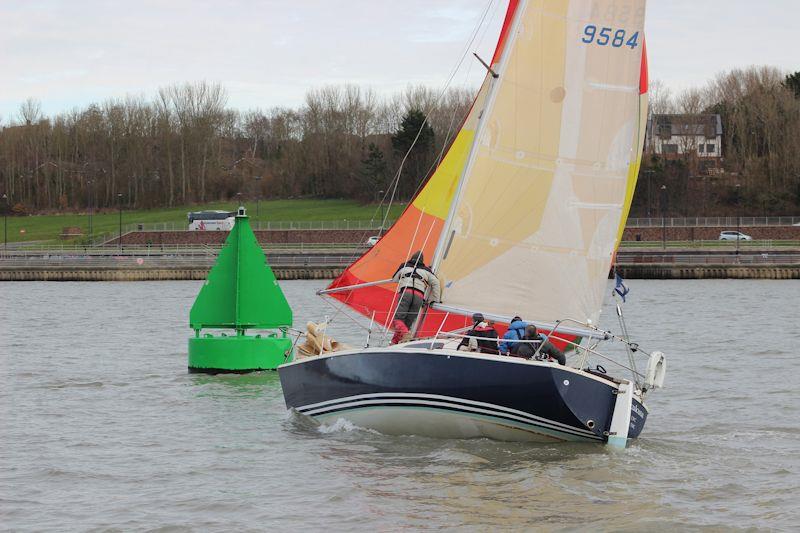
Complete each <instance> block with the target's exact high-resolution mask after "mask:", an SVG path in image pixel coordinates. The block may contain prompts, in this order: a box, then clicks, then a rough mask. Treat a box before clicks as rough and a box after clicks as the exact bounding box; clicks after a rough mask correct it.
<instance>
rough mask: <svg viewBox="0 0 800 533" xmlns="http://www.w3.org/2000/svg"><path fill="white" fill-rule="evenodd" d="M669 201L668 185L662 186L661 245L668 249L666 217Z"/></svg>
mask: <svg viewBox="0 0 800 533" xmlns="http://www.w3.org/2000/svg"><path fill="white" fill-rule="evenodd" d="M666 203H667V186H666V185H662V186H661V247H662V248H663V249H664V250H666V249H667V219H666V218H664V211H665V206H666Z"/></svg>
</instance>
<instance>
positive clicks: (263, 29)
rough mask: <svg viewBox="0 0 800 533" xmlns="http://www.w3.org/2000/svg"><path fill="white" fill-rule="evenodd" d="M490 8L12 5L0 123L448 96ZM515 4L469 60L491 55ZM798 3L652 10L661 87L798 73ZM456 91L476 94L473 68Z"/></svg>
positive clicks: (654, 68) (144, 1)
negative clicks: (425, 88)
mask: <svg viewBox="0 0 800 533" xmlns="http://www.w3.org/2000/svg"><path fill="white" fill-rule="evenodd" d="M488 2H489V0H427V1H426V0H403V1H390V0H371V1H367V0H350V1H344V0H338V1H336V0H328V1H325V0H291V1H290V0H262V1H246V0H236V1H224V0H216V1H214V0H202V1H199V0H195V1H188V0H170V1H155V0H140V1H133V2H131V1H128V2H123V1H110V0H26V1H17V0H2V2H0V20H1V21H2V23H3V29H2V32H0V50H2V54H0V72H2V76H0V118H2V121H3V123H6V122H7V121H8V119H9V118H10V117H14V116H16V113H17V110H18V108H19V104H20V103H21V102H22V101H23V100H24V99H25V98H27V97H33V98H36V99H38V100H40V101H41V102H42V107H43V109H44V111H45V112H46V113H48V114H52V113H56V112H60V111H65V110H68V109H71V108H73V107H75V106H84V105H86V104H89V103H91V102H97V101H101V100H104V99H107V98H112V97H124V96H125V95H126V94H135V95H139V94H143V95H144V96H146V97H148V98H149V97H151V96H152V95H153V94H154V92H155V90H156V89H157V88H158V87H160V86H164V85H169V84H172V83H179V82H184V81H195V80H202V79H205V80H209V81H219V82H221V83H222V84H223V85H224V86H225V88H226V89H227V91H228V95H229V100H228V101H229V105H231V106H233V107H237V108H240V109H247V108H255V107H261V108H269V107H272V106H296V105H299V104H301V103H302V100H303V95H304V93H305V91H306V90H307V89H308V88H311V87H315V86H321V85H324V84H330V83H334V84H339V83H356V84H359V85H363V86H371V87H373V88H374V89H375V90H376V91H378V92H379V93H381V94H385V93H390V92H393V91H396V90H400V89H402V88H403V87H405V86H406V85H407V84H409V83H413V84H416V83H424V84H427V85H430V86H432V87H441V86H442V84H443V83H444V81H445V80H446V78H447V75H448V73H449V72H450V70H451V69H452V67H453V65H454V64H455V62H456V61H457V60H458V58H459V56H460V54H461V51H462V50H463V49H464V46H465V44H466V42H467V40H468V38H469V36H470V33H471V32H472V30H473V28H474V27H475V24H476V22H477V20H478V19H479V17H480V16H481V14H482V12H483V11H484V9H485V8H486V6H487V5H488ZM506 2H507V0H494V1H493V2H492V4H491V7H490V8H489V15H488V18H489V19H490V22H489V23H488V24H487V26H486V30H485V33H483V34H481V36H482V38H479V39H478V43H477V44H476V45H475V46H473V47H472V49H477V50H479V53H481V54H482V55H484V56H488V55H490V53H491V49H492V47H493V45H494V41H495V40H496V38H497V32H498V29H499V25H500V23H501V19H502V16H503V13H504V11H505V5H506ZM798 19H800V2H799V1H798V0H763V1H761V2H754V1H752V0H650V1H649V3H648V14H647V39H648V51H649V54H650V69H651V77H652V78H657V79H661V80H663V81H664V82H665V84H666V85H667V86H669V87H670V88H672V89H673V90H676V91H677V90H681V89H683V88H686V87H688V86H692V85H702V84H704V83H705V82H706V81H707V80H708V79H709V78H710V77H712V76H713V75H714V74H715V73H716V72H718V71H721V70H724V69H729V68H732V67H736V66H748V65H751V64H769V65H775V66H778V67H780V68H783V69H786V70H800V59H799V58H798V55H797V52H796V50H797V45H796V36H797V29H798ZM465 67H466V68H464V69H462V70H461V71H460V72H459V74H458V75H457V76H456V78H455V80H454V82H455V83H456V84H460V85H463V84H469V85H472V86H475V85H477V83H478V80H479V79H480V76H481V69H480V67H479V65H477V62H476V61H475V60H474V59H472V58H469V59H467V61H466V63H465Z"/></svg>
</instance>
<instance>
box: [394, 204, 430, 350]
mask: <svg viewBox="0 0 800 533" xmlns="http://www.w3.org/2000/svg"><path fill="white" fill-rule="evenodd" d="M423 216H425V209H421V210H420V212H419V218H417V226H416V227H415V228H414V235H412V237H411V240H410V241H409V242H408V252H406V257H409V256H410V255H411V249H412V248H413V247H414V243H415V242H416V241H417V234H418V233H419V225H420V224H421V223H422V217H423ZM431 228H433V223H432V222H431ZM428 234H430V230H429V231H428ZM406 261H408V259H406ZM404 264H405V263H404ZM418 264H419V257H417V260H416V261H415V262H414V268H417V265H418ZM395 274H396V272H395ZM392 278H394V275H392ZM399 293H400V290H399V288H398V289H397V290H395V291H394V294H393V295H392V303H391V305H389V310H388V314H387V315H386V322H385V323H384V324H383V327H384V328H385V331H384V332H383V340H384V341H385V340H386V336H387V335H388V332H389V324H390V323H392V322H393V320H392V319H393V318H394V313H395V312H396V311H397V310H396V309H395V311H394V312H393V311H392V309H393V308H394V303H395V301H396V300H397V295H398V294H399Z"/></svg>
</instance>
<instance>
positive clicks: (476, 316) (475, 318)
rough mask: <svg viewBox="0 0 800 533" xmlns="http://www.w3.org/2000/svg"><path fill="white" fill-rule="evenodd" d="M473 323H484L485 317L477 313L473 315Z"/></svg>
mask: <svg viewBox="0 0 800 533" xmlns="http://www.w3.org/2000/svg"><path fill="white" fill-rule="evenodd" d="M472 321H473V322H475V323H476V324H477V323H478V322H483V315H482V314H480V313H475V314H473V315H472Z"/></svg>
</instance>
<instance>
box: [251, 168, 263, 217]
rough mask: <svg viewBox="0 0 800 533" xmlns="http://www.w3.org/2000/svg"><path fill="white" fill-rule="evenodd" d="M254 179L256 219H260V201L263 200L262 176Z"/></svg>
mask: <svg viewBox="0 0 800 533" xmlns="http://www.w3.org/2000/svg"><path fill="white" fill-rule="evenodd" d="M253 179H254V180H256V219H258V215H259V213H258V201H259V200H261V187H259V185H260V184H261V183H260V182H261V176H254V177H253Z"/></svg>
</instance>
